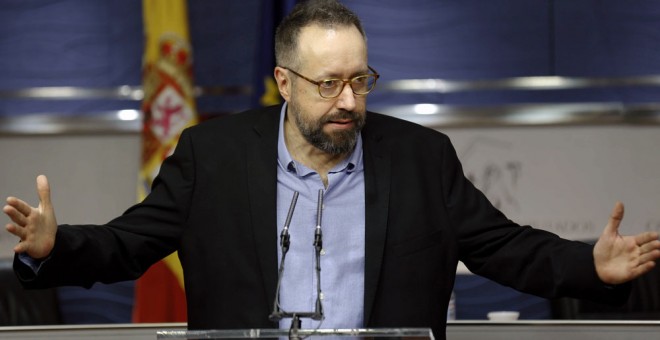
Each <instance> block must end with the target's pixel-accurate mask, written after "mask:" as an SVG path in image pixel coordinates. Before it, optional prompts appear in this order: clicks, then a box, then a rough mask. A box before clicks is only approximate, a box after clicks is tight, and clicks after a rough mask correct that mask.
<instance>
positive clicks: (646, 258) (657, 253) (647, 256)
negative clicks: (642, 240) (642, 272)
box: [639, 249, 660, 263]
mask: <svg viewBox="0 0 660 340" xmlns="http://www.w3.org/2000/svg"><path fill="white" fill-rule="evenodd" d="M659 258H660V250H658V249H655V250H652V251H649V252H647V253H643V254H641V255H640V256H639V263H647V262H652V263H655V261H656V260H657V259H659Z"/></svg>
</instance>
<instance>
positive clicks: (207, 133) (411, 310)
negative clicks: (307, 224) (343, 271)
mask: <svg viewBox="0 0 660 340" xmlns="http://www.w3.org/2000/svg"><path fill="white" fill-rule="evenodd" d="M280 108H281V107H280V106H275V107H270V108H265V109H258V110H252V111H248V112H245V113H241V114H236V115H232V116H228V117H225V118H219V119H214V120H211V121H208V122H205V123H202V124H199V125H197V126H195V127H192V128H190V129H188V130H186V131H185V132H183V134H182V135H181V138H180V141H179V144H178V146H177V149H176V151H175V153H174V154H173V155H172V156H171V157H169V158H168V159H167V160H166V161H165V162H164V163H163V165H162V168H161V172H160V174H159V176H158V178H157V179H156V180H155V181H154V184H153V188H152V193H151V194H150V195H149V196H148V197H147V198H146V199H145V200H144V201H143V202H142V203H140V204H138V205H135V206H133V207H131V208H130V209H128V210H127V211H126V213H125V214H124V215H122V216H121V217H118V218H116V219H115V220H113V221H110V222H109V223H108V224H106V225H104V226H67V225H63V226H60V228H59V229H58V233H57V239H56V243H55V249H54V250H53V253H52V256H51V258H50V259H49V260H48V261H46V262H45V264H44V265H43V267H42V268H41V271H40V272H39V275H38V276H37V277H35V276H34V275H33V274H32V273H31V272H30V271H28V270H26V268H25V267H22V265H21V264H20V263H18V262H17V263H16V270H17V272H18V273H19V276H20V277H21V278H22V280H23V282H24V284H25V285H26V286H29V287H45V286H53V285H69V284H74V285H83V286H91V285H92V284H93V283H94V282H96V281H101V282H114V281H120V280H127V279H134V278H137V277H138V276H139V275H141V274H142V273H143V272H144V271H145V270H146V269H147V268H148V267H149V266H150V265H151V264H153V263H154V262H156V261H158V260H159V259H161V258H162V257H164V256H165V255H167V254H169V253H171V252H172V251H175V250H178V251H179V256H180V258H181V261H182V265H183V268H184V272H185V284H186V294H187V299H188V317H189V328H190V329H227V328H273V327H277V325H276V324H274V323H272V322H270V321H269V320H268V315H269V313H270V311H271V308H272V305H271V304H272V302H273V298H274V292H275V285H276V281H277V248H276V247H277V244H278V233H277V225H276V223H275V221H276V185H277V174H276V164H277V163H276V162H277V134H278V122H279V112H280ZM362 138H363V145H364V165H365V190H366V195H365V197H366V212H365V213H366V254H365V292H364V306H365V307H364V308H365V310H364V320H365V323H366V325H365V326H368V327H431V328H432V329H433V331H434V333H435V334H436V337H438V338H440V339H442V338H443V337H444V327H445V320H446V307H447V302H448V300H449V296H450V293H451V290H452V287H453V284H454V278H455V271H456V265H457V262H458V261H459V260H462V261H463V262H464V263H465V264H466V265H467V266H468V268H469V269H470V270H472V271H473V272H474V273H477V274H480V275H483V276H485V277H488V278H491V279H493V280H495V281H497V282H499V283H502V284H504V285H508V286H511V287H513V288H516V289H519V290H521V291H524V292H527V293H532V294H537V295H540V296H544V297H554V296H562V295H567V296H574V297H581V298H590V299H594V300H600V301H612V302H615V301H620V300H622V299H624V298H625V297H626V290H625V289H621V288H620V287H618V288H610V287H606V286H604V285H603V284H602V282H600V281H599V280H598V278H597V276H596V273H595V270H594V265H593V257H592V247H591V246H588V245H586V244H582V243H578V242H572V241H566V240H562V239H560V238H558V237H557V236H555V235H553V234H551V233H548V232H545V231H541V230H536V229H533V228H531V227H528V226H519V225H517V224H515V223H513V222H512V221H510V220H508V219H507V218H506V217H505V216H504V215H503V214H502V213H501V212H499V211H498V210H497V209H495V208H494V207H493V206H492V205H491V204H490V203H489V202H488V200H487V199H486V197H485V196H484V195H483V194H482V193H481V192H480V191H479V190H477V189H476V188H475V187H474V186H473V185H472V184H471V183H470V182H469V181H468V180H467V179H466V178H465V177H464V175H463V171H462V168H461V165H460V162H459V161H458V158H457V156H456V152H455V151H454V149H453V147H452V145H451V143H450V141H449V139H448V137H447V136H445V135H444V134H441V133H439V132H436V131H433V130H431V129H427V128H424V127H421V126H418V125H415V124H412V123H409V122H405V121H402V120H398V119H395V118H392V117H388V116H384V115H380V114H376V113H371V112H370V113H368V114H367V124H366V126H365V128H364V129H363V132H362Z"/></svg>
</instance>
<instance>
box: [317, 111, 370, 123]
mask: <svg viewBox="0 0 660 340" xmlns="http://www.w3.org/2000/svg"><path fill="white" fill-rule="evenodd" d="M343 119H350V120H354V121H355V120H360V119H361V115H360V114H359V113H357V112H354V111H344V110H342V111H337V112H333V113H331V114H328V115H326V116H325V117H323V120H322V121H321V123H328V122H331V121H335V120H343Z"/></svg>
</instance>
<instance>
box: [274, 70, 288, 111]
mask: <svg viewBox="0 0 660 340" xmlns="http://www.w3.org/2000/svg"><path fill="white" fill-rule="evenodd" d="M273 73H274V76H275V81H276V82H277V89H278V90H279V91H280V95H281V96H282V98H284V100H286V101H287V102H288V101H289V98H291V82H290V81H289V75H288V73H287V72H286V70H285V69H283V68H281V67H279V66H276V67H275V70H274V71H273Z"/></svg>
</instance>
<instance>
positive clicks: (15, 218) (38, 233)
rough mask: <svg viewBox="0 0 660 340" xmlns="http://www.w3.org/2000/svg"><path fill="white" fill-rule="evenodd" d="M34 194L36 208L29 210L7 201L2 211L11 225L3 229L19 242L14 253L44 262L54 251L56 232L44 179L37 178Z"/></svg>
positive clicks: (20, 203) (19, 202) (13, 199)
mask: <svg viewBox="0 0 660 340" xmlns="http://www.w3.org/2000/svg"><path fill="white" fill-rule="evenodd" d="M37 193H38V194H39V206H38V207H36V208H35V207H32V206H30V205H29V204H27V203H26V202H24V201H23V200H20V199H18V198H16V197H8V198H7V205H5V206H4V208H3V209H2V211H3V212H4V213H5V214H7V216H9V218H10V219H11V220H12V222H13V223H9V224H7V225H6V227H5V228H6V229H7V231H9V232H10V233H12V234H14V235H16V236H18V238H20V242H19V243H18V244H17V245H16V246H15V247H14V252H16V253H19V254H20V253H25V254H27V255H29V256H30V257H32V258H34V259H43V258H45V257H47V256H48V255H49V254H50V252H51V251H52V250H53V247H54V246H55V233H56V232H57V222H56V220H55V211H54V209H53V206H52V204H51V202H50V186H49V185H48V179H47V178H46V176H44V175H40V176H38V177H37Z"/></svg>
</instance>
